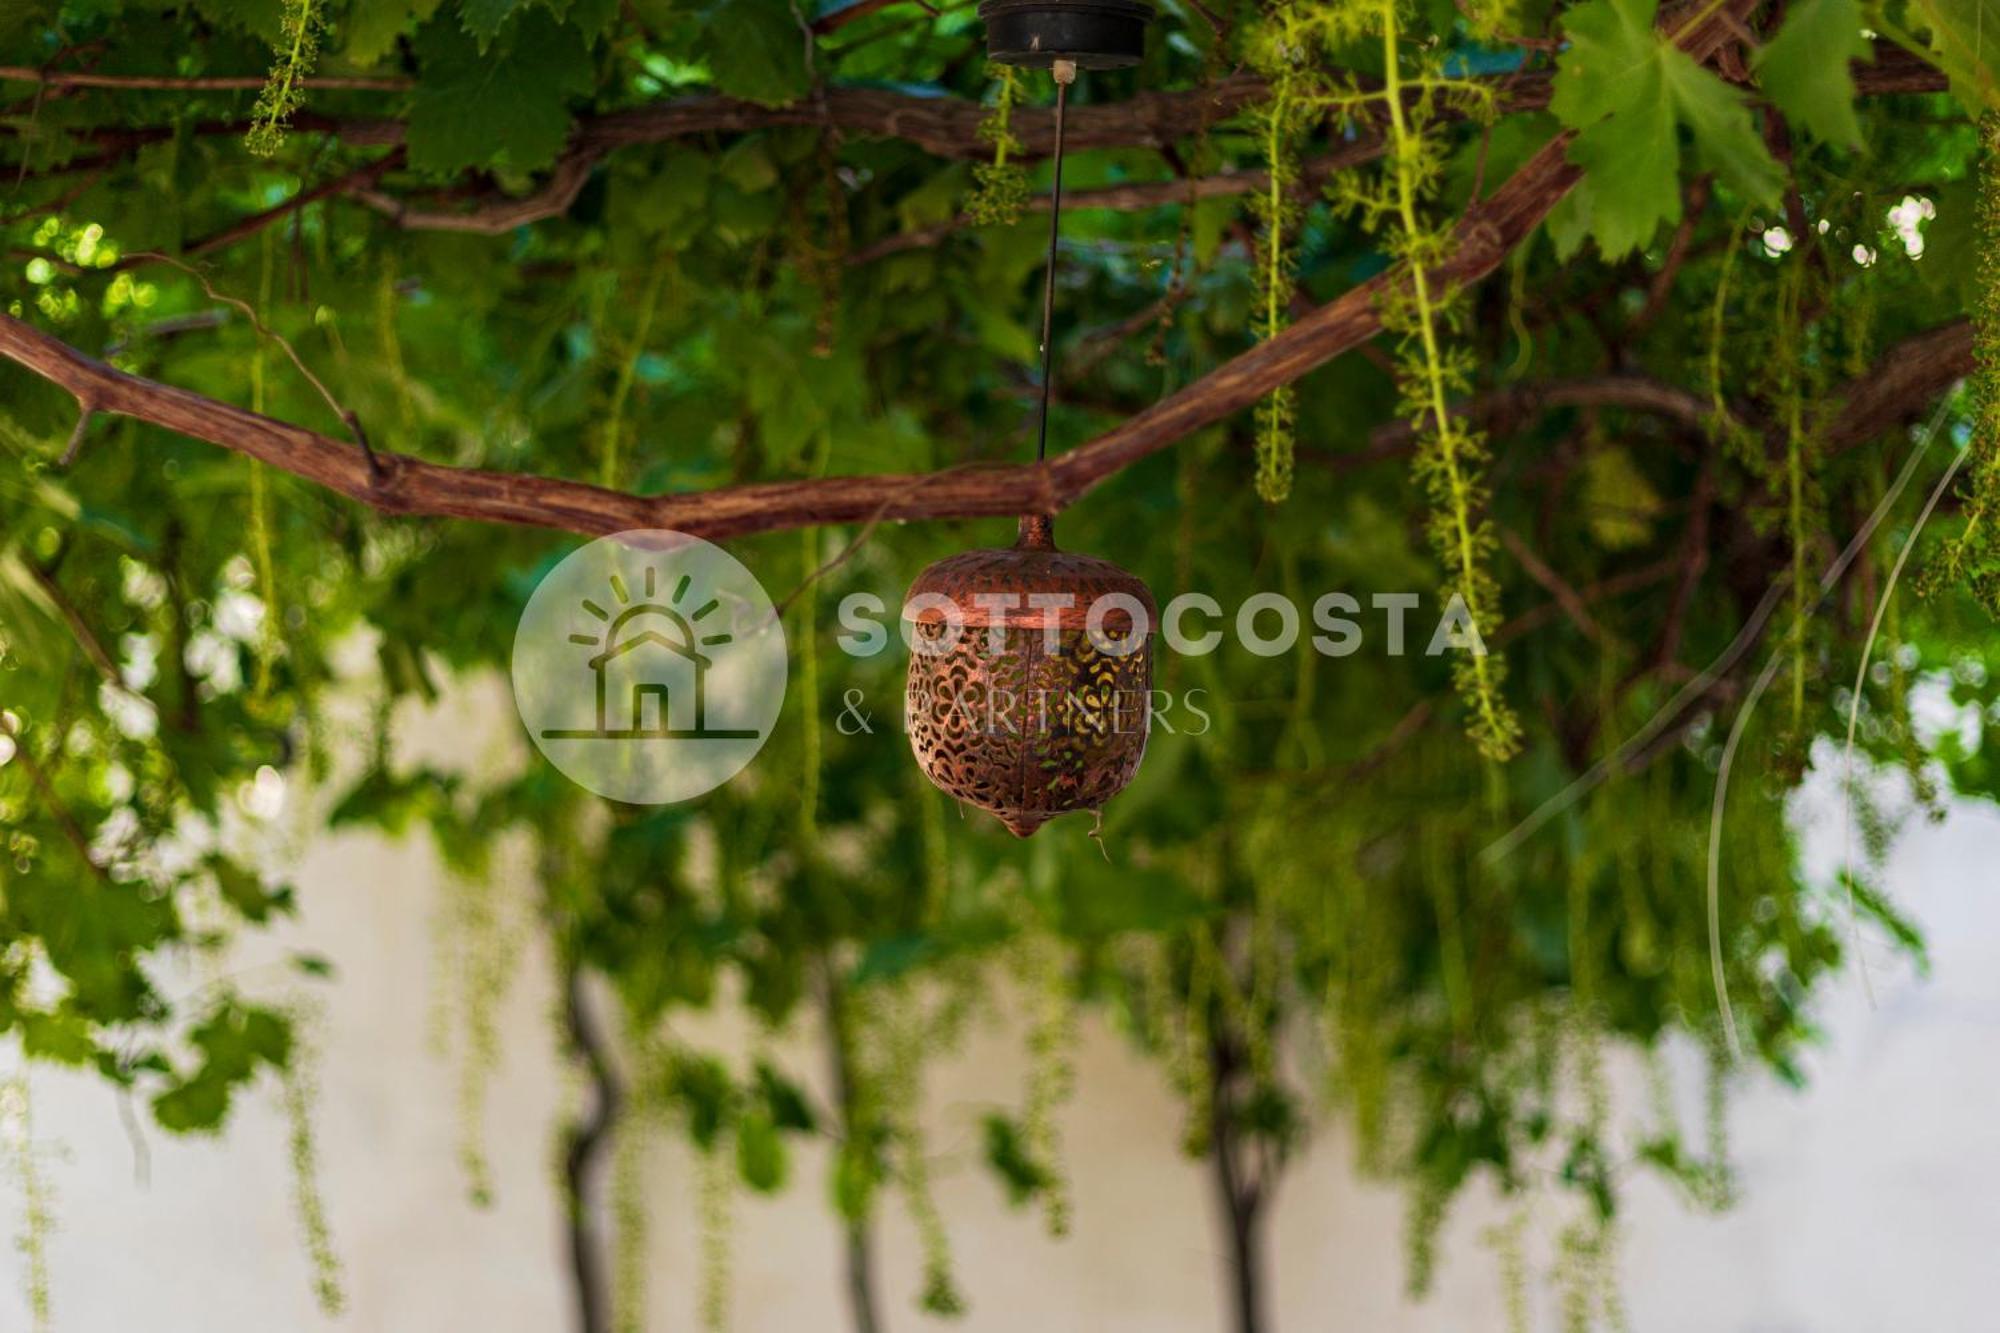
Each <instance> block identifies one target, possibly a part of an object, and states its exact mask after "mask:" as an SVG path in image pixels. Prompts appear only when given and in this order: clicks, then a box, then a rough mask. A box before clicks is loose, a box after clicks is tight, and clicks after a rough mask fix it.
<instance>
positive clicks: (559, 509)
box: [0, 16, 1970, 539]
mask: <svg viewBox="0 0 2000 1333" xmlns="http://www.w3.org/2000/svg"><path fill="white" fill-rule="evenodd" d="M1729 31H1730V30H1729V29H1728V27H1727V26H1726V25H1725V24H1723V23H1721V22H1720V21H1718V20H1715V19H1714V18H1713V17H1712V16H1711V17H1708V18H1704V19H1703V20H1702V21H1701V22H1699V23H1697V24H1695V25H1693V27H1692V28H1691V30H1690V31H1689V32H1688V33H1687V34H1686V35H1685V36H1684V37H1683V39H1682V44H1683V46H1685V47H1686V48H1687V49H1688V50H1689V51H1690V53H1691V54H1693V55H1695V56H1696V58H1697V59H1705V58H1707V57H1708V56H1710V55H1712V54H1713V53H1714V51H1715V50H1716V49H1717V48H1718V47H1719V46H1720V45H1721V44H1722V43H1723V42H1724V41H1726V40H1727V39H1728V34H1729ZM1082 110H1084V108H1079V112H1081V111H1082ZM1569 140H1570V136H1569V135H1568V134H1566V133H1565V134H1561V135H1558V136H1556V137H1555V138H1554V139H1552V140H1551V141H1550V142H1549V143H1548V144H1546V145H1545V146H1544V147H1543V148H1542V149H1541V150H1540V151H1539V152H1538V153H1536V154H1535V155H1534V156H1533V157H1531V158H1530V159H1529V160H1528V161H1527V162H1526V164H1524V165H1523V166H1522V167H1521V168H1520V169H1519V170H1518V171H1516V172H1515V174H1514V176H1513V177H1512V178H1511V179H1509V180H1508V181H1507V183H1506V184H1504V185H1503V186H1501V187H1500V188H1499V189H1498V190H1497V191H1495V192H1494V193H1493V194H1492V195H1490V196H1488V197H1487V198H1486V199H1485V200H1484V201H1483V202H1481V203H1480V204H1478V205H1476V206H1475V207H1473V208H1472V209H1471V210H1470V211H1469V212H1468V213H1467V214H1466V215H1465V217H1464V218H1463V219H1462V220H1461V221H1460V223H1459V224H1458V226H1457V228H1456V230H1455V232H1454V235H1453V243H1452V245H1451V247H1450V249H1449V252H1448V254H1447V255H1446V257H1445V258H1444V259H1443V260H1442V261H1441V262H1439V263H1438V264H1437V265H1436V267H1435V270H1434V275H1435V279H1436V281H1437V282H1439V283H1440V284H1445V285H1459V284H1469V283H1472V282H1476V281H1478V280H1479V279H1481V278H1483V277H1485V276H1486V275H1487V274H1489V273H1491V272H1492V271H1493V270H1494V269H1495V268H1496V267H1498V266H1499V264H1500V263H1501V261H1502V260H1503V259H1504V258H1505V257H1506V255H1507V254H1508V253H1509V252H1510V251H1511V250H1512V249H1513V248H1514V247H1515V246H1516V245H1518V244H1519V243H1520V242H1521V241H1523V240H1524V239H1526V238H1527V237H1528V236H1529V235H1530V234H1532V233H1533V231H1534V229H1535V228H1536V227H1537V226H1539V225H1540V224H1541V222H1542V220H1543V219H1544V218H1545V217H1546V216H1547V215H1548V213H1549V211H1550V210H1551V209H1552V208H1554V207H1555V205H1556V203H1557V202H1558V201H1559V200H1561V199H1562V197H1563V196H1564V195H1565V194H1567V193H1568V192H1569V190H1570V189H1571V188H1572V187H1573V186H1574V185H1575V184H1576V182H1577V180H1578V179H1579V178H1580V176H1581V172H1580V170H1579V169H1578V168H1577V167H1575V166H1574V165H1573V164H1571V163H1570V162H1569V160H1568V157H1567V151H1568V147H1569ZM1406 282H1407V275H1406V274H1405V273H1404V272H1403V271H1401V270H1400V269H1391V270H1389V271H1387V272H1385V273H1383V274H1381V275H1378V276H1377V277H1375V278H1373V279H1371V280H1369V281H1368V282H1365V283H1362V284H1360V285H1358V286H1356V287H1355V288H1353V289H1352V290H1350V291H1348V292H1347V293H1346V294H1345V295H1343V296H1341V297H1340V298H1338V299H1337V300H1334V301H1332V302H1329V303H1328V304H1326V305H1324V306H1321V307H1320V308H1319V309H1317V310H1315V311H1313V312H1311V313H1309V314H1307V315H1305V316H1304V317H1302V318H1300V319H1299V320H1297V321H1296V322H1294V323H1293V324H1292V325H1291V326H1290V327H1289V328H1287V329H1285V330H1284V331H1283V332H1282V333H1280V334H1278V335H1277V336H1275V337H1273V338H1270V339H1268V340H1266V341H1264V342H1261V343H1259V344H1257V345H1256V346H1255V347H1252V348H1251V349H1249V350H1248V351H1245V352H1243V353H1242V354H1240V355H1238V356H1237V357H1235V358H1233V359H1232V360H1230V361H1228V362H1225V363H1224V364H1223V365H1221V366H1220V367H1218V368H1217V369H1215V370H1214V371H1212V372H1210V373H1209V374H1208V375H1206V376H1204V377H1202V378H1201V379H1199V380H1196V381H1195V382H1194V383H1192V384H1190V385H1188V386H1187V387H1186V388H1184V389H1182V390H1181V391H1180V392H1178V393H1175V394H1173V395H1172V396H1170V397H1168V398H1165V399H1163V400H1162V401H1160V402H1159V403H1157V404H1155V405H1154V406H1152V407H1151V408H1148V409H1147V410H1145V411H1143V412H1140V413H1138V414H1137V415H1135V416H1133V417H1131V418H1130V419H1128V420H1127V421H1125V422H1123V423H1122V424H1120V425H1119V426H1117V427H1114V428H1113V429H1112V430H1110V431H1107V432H1106V433H1104V434H1103V435H1100V436H1098V437H1097V438H1096V439H1095V440H1092V441H1091V442H1089V443H1088V444H1085V445H1082V446H1080V447H1079V448H1077V449H1074V450H1072V451H1070V452H1068V453H1066V454H1063V455H1061V456H1059V457H1057V458H1055V459H1052V460H1049V461H1048V462H1046V463H1035V464H1025V465H1014V466H996V467H992V468H958V469H948V470H946V471H942V472H937V473H920V474H886V475H874V476H851V477H827V478H819V479H814V480H807V481H780V482H764V483H756V484H750V485H742V486H729V487H722V488H719V489H716V490H710V491H701V492H692V493H682V494H671V495H658V496H640V495H632V494H627V493H624V492H620V491H615V490H609V489H606V488H604V487H599V486H592V485H589V484H588V483H584V482H578V481H569V480H564V479H560V478H553V477H538V476H531V475H525V474H520V473H509V472H497V471H491V470H486V469H477V468H455V467H448V466H444V465H441V464H436V463H430V462H426V461H423V460H421V459H416V458H410V457H407V456H404V455H399V454H388V453H377V454H375V455H373V456H372V461H373V463H374V466H373V467H372V468H371V466H370V464H371V456H369V455H366V454H364V453H363V451H361V450H359V449H356V448H354V447H353V446H352V445H350V444H347V443H344V442H342V441H338V440H335V439H331V438H329V437H327V436H324V435H320V434H318V433H316V432H314V431H310V430H307V429H305V428H303V427H300V426H296V425H292V424H289V423H286V422H282V421H276V420H273V419H272V418H269V417H265V416H262V415H259V414H257V413H254V412H249V411H246V410H244V409H243V408H240V407H236V406H233V405H231V404H228V403H223V402H219V401H217V400H215V399H212V398H208V397H205V396H203V395H201V394H197V393H193V392H190V391H188V390H185V389H180V388H176V387H173V386H171V385H166V384H160V383H157V382H154V381H151V380H146V379H142V378H140V377H138V376H134V375H129V374H126V373H125V372H123V371H119V370H117V369H114V368H113V367H111V366H108V365H105V364H103V363H102V362H99V361H96V360H94V359H92V358H90V357H88V356H85V355H84V354H83V353H81V352H79V351H77V350H76V349H74V348H72V347H69V346H68V345H67V344H65V343H63V342H61V341H60V340H58V339H56V338H53V337H51V336H49V335H48V334H45V333H42V332H40V331H38V330H36V329H34V328H33V327H31V326H30V325H28V324H26V323H23V322H22V321H20V320H18V319H14V318H12V317H11V316H5V315H0V355H4V356H6V357H8V358H9V359H11V360H14V361H16V362H18V363H20V364H21V365H22V366H24V367H26V368H27V369H29V370H30V371H33V372H34V373H35V374H38V375H40V376H41V377H42V378H44V379H47V380H49V381H50V382H52V383H54V384H57V385H59V386H60V387H62V388H63V389H65V390H67V391H68V392H69V393H71V394H72V395H74V396H75V397H76V399H77V401H78V403H79V404H80V405H86V406H90V407H92V408H93V409H94V410H95V411H99V412H105V413H111V414H117V415H123V416H129V417H132V418H135V419H137V420H141V421H146V422H149V423H151V424H153V425H157V426H161V427H164V428H166V429H168V430H172V431H175V432H177V433H179V434H183V435H187V436H190V437H192V438H195V439H200V440H205V441H207V442H209V443H211V444H216V445H219V446H221V447H222V448H225V449H231V450H234V451H236V452H239V453H243V454H247V455H249V456H250V457H253V458H257V459H259V460H261V461H263V462H265V463H268V464H270V465H271V466H273V467H277V468H280V469H283V470H285V471H287V472H290V473H292V474H294V475H296V476H299V477H302V478H304V479H306V480H308V481H312V482H315V483H317V484H319V485H322V486H325V487H327V488H329V489H331V490H334V491H338V492H339V493H341V494H342V495H346V496H348V497H350V498H352V499H356V500H359V501H362V502H363V503H366V504H369V505H372V506H373V507H375V508H376V509H379V510H381V511H383V512H385V513H390V514H407V515H433V516H440V517H453V518H470V519H477V520H481V521H485V522H496V523H515V524H524V525H528V526H535V527H544V528H554V529H559V530H563V531H569V532H575V533H579V534H582V535H585V536H602V535H605V534H608V533H613V532H621V531H627V530H631V529H636V528H668V529H674V530H678V531H681V532H687V533H691V534H694V535H697V536H702V537H707V538H711V539H724V538H729V537H736V536H744V535H747V534H750V533H757V532H768V531H774V530H779V529H786V528H797V527H805V526H810V525H815V524H823V523H855V522H877V521H893V520H908V519H927V518H978V517H1001V516H1011V515H1017V514H1021V513H1054V512H1056V511H1057V510H1060V509H1064V508H1067V507H1068V506H1069V505H1071V504H1073V503H1075V502H1076V501H1077V500H1079V499H1081V498H1082V497H1083V496H1084V495H1086V494H1088V493H1089V492H1090V491H1091V490H1093V489H1094V488H1095V487H1097V486H1098V485H1099V484H1101V483H1102V482H1104V481H1105V480H1106V479H1108V478H1109V477H1111V476H1113V475H1115V474H1117V473H1118V472H1120V471H1122V470H1123V469H1125V468H1127V467H1130V466H1131V465H1132V464H1134V463H1136V462H1138V461H1140V460H1141V459H1143V458H1146V457H1149V456H1151V455H1152V454H1155V453H1158V452H1160V451H1161V450H1163V449H1166V448H1167V447H1169V446H1171V445H1172V444H1174V443H1175V442H1177V441H1179V440H1181V439H1184V438H1185V437H1187V436H1188V435H1190V434H1192V433H1193V432H1195V431H1198V430H1201V429H1202V428H1204V427H1206V426H1210V425H1213V424H1214V423H1216V422H1218V421H1221V420H1223V419H1224V418H1226V417H1228V416H1231V415H1233V414H1234V413H1236V412H1238V411H1241V410H1242V409H1244V408H1246V407H1249V406H1250V405H1251V404H1253V403H1255V402H1256V401H1257V400H1258V399H1259V398H1261V397H1263V396H1264V395H1265V394H1267V393H1269V392H1270V391H1271V390H1273V389H1275V388H1278V387H1280V386H1282V385H1285V384H1289V383H1291V382H1293V381H1295V380H1297V379H1298V378H1300V377H1301V376H1303V375H1305V374H1306V373H1307V372H1309V371H1311V370H1313V369H1315V368H1316V367H1318V366H1320V365H1323V364H1325V363H1326V362H1327V361H1329V360H1331V359H1333V358H1334V357H1337V356H1339V355H1341V354H1342V353H1344V352H1347V351H1351V350H1353V349H1354V348H1356V347H1358V346H1360V345H1361V344H1363V343H1366V342H1368V341H1369V340H1371V339H1373V338H1374V337H1375V336H1376V335H1377V334H1379V333H1380V332H1381V331H1382V320H1381V314H1380V310H1381V306H1382V303H1383V301H1384V298H1385V297H1388V296H1391V295H1392V294H1393V292H1394V290H1395V287H1396V285H1397V284H1403V283H1406ZM1938 336H1939V337H1940V338H1941V342H1942V343H1945V344H1949V343H1950V341H1951V339H1952V337H1954V336H1957V337H1964V338H1965V339H1966V344H1965V345H1966V348H1967V354H1968V357H1969V347H1970V342H1969V335H1965V334H1959V335H1951V334H1949V333H1948V332H1941V333H1940V335H1938ZM1933 350H1936V349H1933ZM1937 359H1938V360H1940V361H1941V362H1942V361H1945V360H1947V358H1937ZM1938 373H1939V372H1938V371H1936V370H1935V369H1933V370H1931V371H1928V372H1927V371H1925V369H1924V368H1923V367H1921V366H1918V367H1915V368H1913V369H1909V370H1907V371H1906V372H1905V373H1898V374H1896V375H1884V376H1881V377H1880V378H1881V379H1882V380H1883V381H1885V382H1893V383H1895V384H1897V385H1900V386H1901V391H1903V392H1908V393H1911V394H1916V393H1919V392H1924V393H1925V394H1926V395H1927V396H1928V394H1931V393H1935V391H1936V390H1935V388H1932V387H1930V385H1931V383H1932V381H1933V380H1935V378H1936V375H1937V374H1938ZM1958 373H1960V374H1962V373H1963V372H1962V371H1960V372H1958ZM1956 377H1957V376H1956V375H1952V376H1951V377H1950V378H1956ZM1944 382H1945V383H1949V382H1950V380H1949V379H1946V380H1945V381H1944ZM1939 387H1941V386H1939ZM1848 402H1849V407H1850V414H1851V415H1860V416H1862V417H1863V418H1864V419H1865V421H1867V422H1877V421H1879V422H1882V423H1884V424H1887V423H1889V422H1890V421H1892V420H1893V419H1894V418H1895V417H1896V416H1897V415H1899V414H1902V413H1906V412H1907V411H1908V410H1910V405H1911V400H1909V399H1903V400H1899V401H1892V399H1891V396H1890V393H1889V391H1888V390H1886V389H1884V388H1881V387H1879V386H1875V385H1870V384H1868V383H1867V382H1866V381H1864V382H1863V384H1862V386H1861V387H1859V388H1857V389H1856V390H1855V391H1854V392H1852V393H1851V394H1850V395H1849V398H1848ZM1839 437H1840V432H1838V431H1836V435H1835V438H1836V440H1837V439H1838V438H1839ZM1862 438H1866V436H1863V437H1862Z"/></svg>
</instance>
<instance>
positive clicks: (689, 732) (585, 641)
mask: <svg viewBox="0 0 2000 1333" xmlns="http://www.w3.org/2000/svg"><path fill="white" fill-rule="evenodd" d="M657 575H658V571H657V570H655V569H653V568H651V567H648V568H647V570H646V588H645V600H642V601H637V602H635V601H633V600H632V598H631V595H630V593H629V591H628V589H627V587H626V584H625V580H624V579H623V578H622V577H621V576H619V575H617V574H613V575H612V576H611V592H612V595H613V596H614V597H615V598H616V599H617V601H618V604H619V610H618V611H617V612H616V614H613V613H612V612H610V611H607V610H606V609H605V608H604V607H602V606H600V605H599V604H597V603H596V602H594V601H591V600H590V599H589V598H585V599H584V600H583V602H582V609H583V611H584V613H585V614H586V615H589V616H590V617H592V618H593V619H595V620H600V621H603V622H604V631H603V633H602V634H601V635H591V634H572V635H570V636H569V641H570V642H571V643H574V644H581V645H584V646H587V647H591V648H595V649H597V651H596V652H595V653H593V654H592V655H591V657H590V659H589V660H588V662H587V663H586V665H587V666H588V668H589V670H590V672H591V674H592V675H593V677H595V681H594V685H595V689H596V695H597V713H596V717H597V725H596V726H595V727H594V728H566V727H552V728H549V729H547V730H545V731H543V732H542V736H543V737H544V738H545V739H547V740H602V741H646V740H755V739H756V738H757V737H758V735H759V734H760V733H759V732H757V731H755V730H740V729H729V728H711V727H710V726H709V725H708V671H709V668H710V667H712V666H714V665H715V659H714V658H712V657H710V656H709V655H708V654H707V653H706V652H704V651H703V649H706V648H714V647H720V646H721V645H723V644H727V643H730V642H732V641H733V638H734V636H732V635H731V634H729V633H727V632H726V631H725V632H717V633H711V634H702V633H701V632H700V622H701V621H702V620H704V619H706V618H707V617H708V616H710V615H712V614H714V612H715V611H716V610H717V609H718V608H719V607H720V606H721V602H720V601H719V600H718V599H716V598H713V597H711V598H709V599H708V600H707V601H705V602H703V603H702V604H701V605H700V606H699V607H697V608H695V609H694V610H693V611H683V610H682V609H681V608H682V606H683V604H684V603H685V602H686V601H687V600H688V590H689V585H690V584H692V582H693V577H692V576H691V575H687V574H683V575H682V576H681V577H680V579H679V581H678V582H677V583H676V584H675V585H674V591H673V595H672V596H671V597H669V598H667V599H666V600H664V601H656V600H654V598H655V597H656V596H657V588H658V577H657ZM642 653H643V654H650V657H651V663H650V664H649V666H648V667H646V668H643V669H641V668H635V667H634V666H633V664H632V663H631V662H628V661H627V660H626V659H628V658H630V657H632V656H633V655H634V654H642ZM614 666H617V667H621V668H623V669H622V670H614ZM648 675H651V676H652V677H654V678H651V679H647V678H645V677H646V676H648ZM628 681H629V683H630V686H631V688H630V690H629V692H627V693H626V694H625V695H624V697H623V698H618V697H615V696H616V693H617V692H616V690H615V689H614V683H625V682H628ZM649 712H650V713H652V714H653V716H654V717H655V719H656V721H654V722H653V723H652V724H651V725H648V723H647V714H648V713H649ZM677 724H678V725H677Z"/></svg>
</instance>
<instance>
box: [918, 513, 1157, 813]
mask: <svg viewBox="0 0 2000 1333" xmlns="http://www.w3.org/2000/svg"><path fill="white" fill-rule="evenodd" d="M1051 528H1052V525H1051V524H1050V522H1049V521H1048V520H1047V519H1046V518H1040V517H1031V518H1024V519H1022V520H1021V535H1020V538H1019V540H1017V541H1016V542H1015V543H1014V545H1013V547H1012V548H1011V549H1010V550H1005V551H967V552H965V553H964V554H962V555H954V556H951V557H948V558H947V559H944V560H940V561H938V562H937V563H936V564H934V565H932V566H931V567H930V568H929V569H926V570H925V571H924V572H923V573H922V574H919V575H918V576H917V581H916V582H915V583H914V584H912V585H911V586H910V595H909V596H908V597H907V598H906V599H904V603H903V608H904V609H903V615H904V618H905V619H907V620H909V621H910V622H911V640H912V642H911V648H910V684H909V692H908V696H907V699H906V704H907V709H906V711H907V715H908V720H909V732H910V748H911V749H912V750H914V751H915V752H916V756H917V762H918V763H919V764H921V765H922V766H923V770H924V774H925V776H927V777H929V778H930V780H931V781H932V782H934V783H936V784H937V786H938V787H939V788H940V789H942V790H943V791H944V792H945V793H947V794H948V795H951V796H954V797H956V798H958V799H959V800H961V801H964V802H966V803H967V804H968V805H976V806H978V807H979V808H980V809H982V810H990V811H991V812H993V813H994V814H995V815H997V816H999V818H1000V822H1001V823H1003V824H1005V825H1006V826H1007V827H1008V828H1009V829H1011V830H1013V832H1014V834H1015V836H1016V837H1022V838H1025V837H1027V836H1028V835H1029V834H1031V833H1033V832H1034V831H1035V830H1036V829H1038V828H1040V827H1041V826H1042V825H1043V824H1044V823H1046V822H1047V821H1048V820H1050V819H1052V818H1053V817H1055V816H1056V815H1060V814H1066V813H1068V812H1069V811H1072V810H1095V809H1097V808H1098V807H1099V806H1102V805H1103V804H1104V803H1105V802H1106V801H1108V800H1110V799H1111V798H1112V797H1113V796H1116V795H1117V794H1118V793H1119V792H1120V791H1122V790H1124V788H1125V784H1126V783H1128V782H1130V781H1131V780H1132V775H1133V774H1135V773H1137V772H1138V771H1139V760H1140V758H1141V757H1142V756H1143V755H1144V754H1145V752H1146V728H1147V725H1148V723H1149V722H1150V720H1151V712H1152V710H1151V706H1150V705H1151V697H1152V695H1151V692H1152V687H1153V650H1152V627H1153V625H1154V624H1155V623H1157V621H1158V620H1159V611H1158V608H1157V607H1156V606H1155V605H1154V604H1153V596H1152V594H1151V593H1150V592H1148V591H1147V590H1146V585H1145V584H1144V583H1143V582H1141V581H1140V580H1139V579H1138V578H1137V577H1136V576H1135V575H1132V574H1128V573H1126V572H1125V571H1124V570H1122V569H1120V568H1119V567H1118V566H1116V565H1114V564H1112V563H1111V562H1110V561H1109V560H1098V559H1095V558H1093V557H1091V556H1087V555H1072V554H1070V553H1068V552H1065V551H1058V550H1057V549H1056V545H1055V541H1054V534H1053V532H1052V531H1051Z"/></svg>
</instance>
